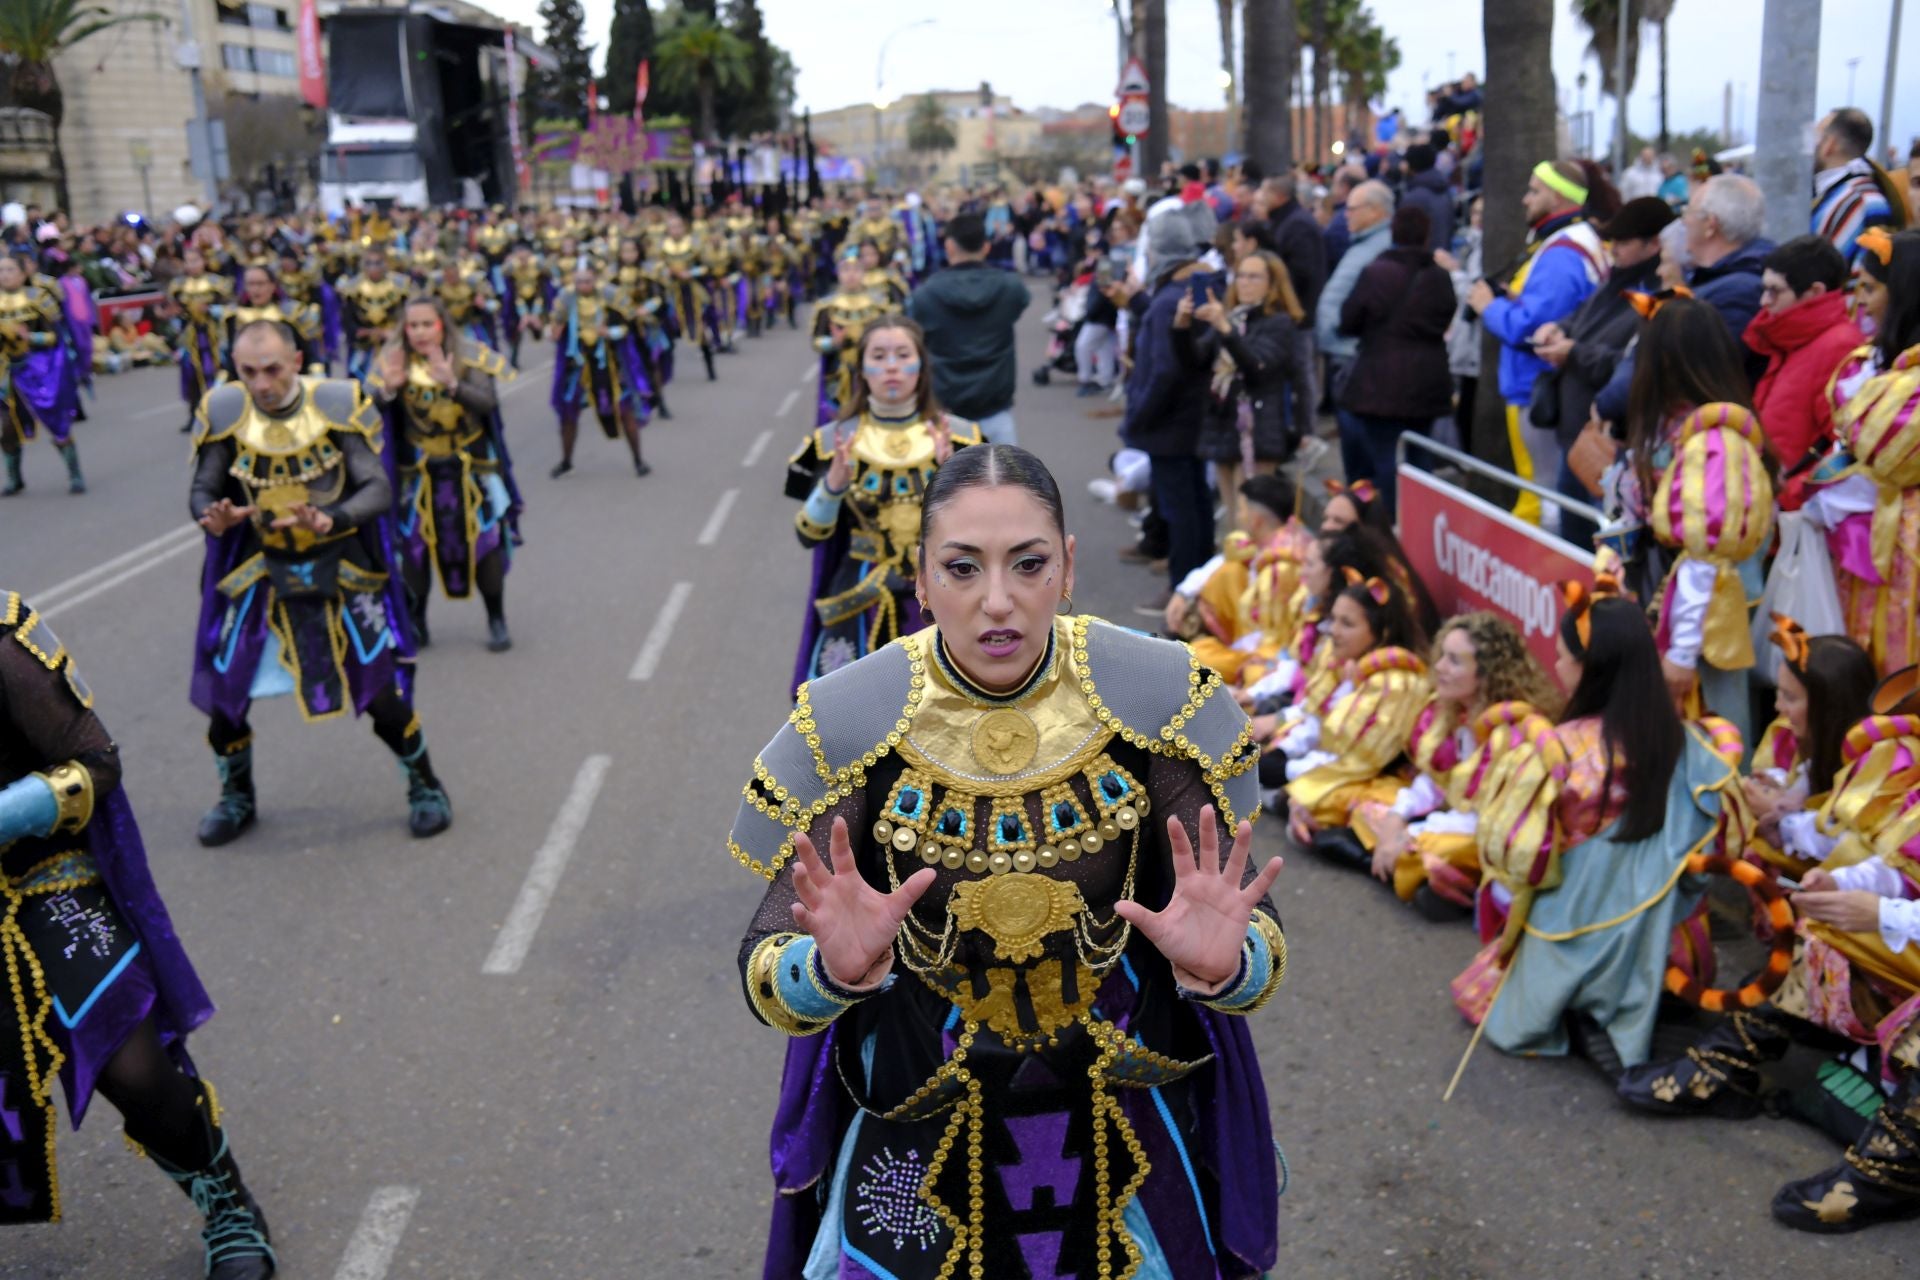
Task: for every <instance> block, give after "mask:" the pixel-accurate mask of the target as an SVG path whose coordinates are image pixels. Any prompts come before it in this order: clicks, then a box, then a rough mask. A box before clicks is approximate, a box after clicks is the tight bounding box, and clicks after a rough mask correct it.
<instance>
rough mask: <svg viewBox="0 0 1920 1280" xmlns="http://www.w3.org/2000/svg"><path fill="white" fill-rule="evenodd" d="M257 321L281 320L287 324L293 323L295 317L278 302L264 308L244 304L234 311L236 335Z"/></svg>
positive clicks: (270, 303)
mask: <svg viewBox="0 0 1920 1280" xmlns="http://www.w3.org/2000/svg"><path fill="white" fill-rule="evenodd" d="M256 320H279V321H281V322H283V323H285V324H292V323H293V317H292V316H290V315H288V314H287V310H286V308H285V307H283V306H282V305H281V304H280V303H278V302H269V303H268V304H267V305H266V306H264V307H255V306H249V305H247V304H245V303H242V304H241V305H240V306H237V307H235V308H234V309H233V331H234V332H235V333H238V332H240V330H241V329H243V328H245V327H246V326H247V325H250V324H252V323H253V322H254V321H256Z"/></svg>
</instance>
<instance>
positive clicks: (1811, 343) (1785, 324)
mask: <svg viewBox="0 0 1920 1280" xmlns="http://www.w3.org/2000/svg"><path fill="white" fill-rule="evenodd" d="M1745 338H1746V343H1747V346H1748V347H1749V348H1751V349H1752V350H1754V351H1756V352H1758V353H1760V354H1761V355H1763V356H1765V357H1766V359H1767V371H1766V372H1765V373H1764V374H1762V375H1761V376H1760V384H1759V385H1758V386H1757V387H1755V388H1754V391H1753V411H1754V413H1755V414H1756V415H1757V416H1758V417H1759V419H1760V429H1761V430H1762V431H1764V432H1766V435H1767V448H1768V451H1769V452H1771V453H1772V454H1773V457H1774V460H1775V461H1776V462H1778V463H1779V464H1780V476H1781V483H1780V486H1779V488H1780V506H1781V507H1782V508H1783V509H1784V510H1787V511H1796V510H1798V509H1799V508H1800V505H1801V504H1802V503H1803V502H1805V501H1806V473H1805V472H1804V471H1803V472H1799V473H1797V474H1796V473H1795V470H1794V469H1795V467H1796V466H1798V465H1799V464H1800V463H1801V462H1803V461H1805V460H1806V459H1807V458H1808V456H1809V455H1810V454H1817V453H1819V452H1822V451H1824V449H1825V447H1826V445H1827V443H1828V441H1830V440H1831V439H1832V436H1833V403H1832V401H1830V400H1828V399H1827V381H1828V379H1830V378H1832V377H1833V372H1834V370H1835V369H1838V368H1839V367H1840V362H1841V361H1843V360H1845V359H1846V358H1847V355H1848V354H1849V353H1850V352H1852V351H1853V350H1854V348H1856V347H1859V346H1861V345H1863V344H1864V343H1865V342H1866V339H1865V338H1864V337H1862V336H1861V334H1860V328H1859V326H1858V325H1856V324H1854V322H1853V321H1852V320H1851V319H1849V318H1848V316H1847V295H1846V294H1844V293H1823V294H1821V295H1820V296H1818V297H1815V298H1806V299H1803V300H1802V301H1800V302H1798V303H1795V304H1794V305H1793V306H1791V307H1788V308H1787V309H1786V310H1785V311H1782V312H1781V313H1780V314H1778V315H1774V314H1773V313H1772V312H1768V311H1762V312H1760V313H1759V314H1758V315H1756V316H1754V318H1753V320H1752V321H1751V322H1750V323H1749V324H1748V325H1747V331H1746V334H1745Z"/></svg>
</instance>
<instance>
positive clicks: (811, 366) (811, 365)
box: [800, 360, 820, 383]
mask: <svg viewBox="0 0 1920 1280" xmlns="http://www.w3.org/2000/svg"><path fill="white" fill-rule="evenodd" d="M819 376H820V362H819V361H818V360H809V361H807V367H806V368H805V369H802V370H801V371H800V381H801V382H803V383H805V382H812V381H813V380H814V379H815V378H817V377H819Z"/></svg>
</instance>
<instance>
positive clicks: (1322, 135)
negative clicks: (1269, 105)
mask: <svg viewBox="0 0 1920 1280" xmlns="http://www.w3.org/2000/svg"><path fill="white" fill-rule="evenodd" d="M1308 2H1309V3H1310V4H1311V5H1312V6H1313V7H1312V8H1311V9H1310V10H1308V12H1309V13H1310V14H1311V15H1312V19H1311V20H1312V23H1313V28H1312V37H1311V40H1310V43H1311V44H1312V45H1313V152H1312V154H1313V162H1314V164H1316V165H1318V164H1319V163H1320V162H1321V161H1322V160H1325V159H1326V157H1327V141H1328V139H1327V89H1328V86H1329V85H1330V84H1331V83H1332V80H1333V62H1332V59H1331V58H1329V57H1328V53H1327V0H1308Z"/></svg>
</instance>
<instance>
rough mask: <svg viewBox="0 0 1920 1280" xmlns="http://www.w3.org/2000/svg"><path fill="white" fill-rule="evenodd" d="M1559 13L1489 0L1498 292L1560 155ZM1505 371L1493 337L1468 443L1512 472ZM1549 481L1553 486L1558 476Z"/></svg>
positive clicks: (1489, 243) (1527, 3) (1505, 499)
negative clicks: (1526, 207)
mask: <svg viewBox="0 0 1920 1280" xmlns="http://www.w3.org/2000/svg"><path fill="white" fill-rule="evenodd" d="M1553 9H1554V0H1486V7H1485V9H1484V10H1483V11H1482V15H1481V22H1482V28H1483V32H1484V39H1485V42H1486V58H1487V64H1486V65H1487V82H1486V111H1485V117H1486V119H1488V120H1498V121H1501V122H1502V124H1501V126H1500V127H1499V128H1498V129H1493V130H1489V131H1488V132H1487V134H1486V135H1485V141H1483V142H1482V143H1481V146H1482V147H1483V148H1485V152H1484V155H1485V162H1486V175H1485V178H1484V180H1483V182H1482V189H1483V190H1485V191H1486V192H1487V193H1488V196H1487V201H1486V211H1485V223H1484V231H1483V233H1482V235H1483V238H1482V241H1481V243H1482V246H1483V264H1484V270H1485V271H1486V274H1487V276H1488V278H1489V279H1491V280H1492V281H1493V285H1494V288H1495V289H1496V290H1497V289H1499V288H1501V287H1502V285H1503V284H1505V282H1506V280H1507V279H1508V278H1510V275H1511V272H1512V269H1513V266H1514V265H1515V263H1516V261H1517V259H1518V257H1519V255H1520V253H1521V251H1522V250H1523V249H1524V248H1525V246H1526V238H1527V217H1526V213H1525V212H1524V211H1523V210H1522V209H1521V207H1520V193H1521V192H1523V191H1525V190H1526V188H1527V177H1528V174H1529V173H1531V172H1532V169H1533V166H1534V165H1536V164H1538V163H1540V161H1542V160H1551V159H1553V158H1554V154H1555V137H1554V134H1555V128H1554V125H1555V119H1556V115H1555V111H1554V96H1553V59H1552V44H1553ZM1499 368H1500V342H1499V340H1498V339H1497V338H1495V337H1493V336H1492V335H1491V334H1488V335H1486V336H1485V337H1484V338H1483V340H1482V342H1481V347H1480V387H1479V391H1478V393H1477V394H1476V395H1475V397H1474V416H1473V423H1472V426H1471V430H1470V432H1469V435H1468V443H1469V448H1470V450H1471V452H1472V453H1473V455H1474V456H1475V457H1477V458H1480V459H1481V460H1482V461H1485V462H1490V463H1492V464H1493V465H1494V466H1497V467H1505V468H1508V469H1511V468H1512V466H1513V450H1512V448H1511V447H1510V446H1509V444H1508V439H1507V419H1506V402H1505V401H1504V400H1503V399H1502V398H1501V396H1500V390H1499ZM1521 408H1522V410H1523V411H1524V409H1525V406H1524V405H1523V406H1521ZM1545 482H1546V483H1549V484H1551V483H1552V478H1551V477H1547V478H1546V480H1545ZM1487 496H1489V497H1490V498H1491V499H1492V500H1493V501H1495V502H1498V503H1500V504H1502V505H1505V504H1507V503H1510V502H1511V501H1512V500H1513V494H1512V493H1510V492H1497V493H1493V494H1489V495H1487Z"/></svg>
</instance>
